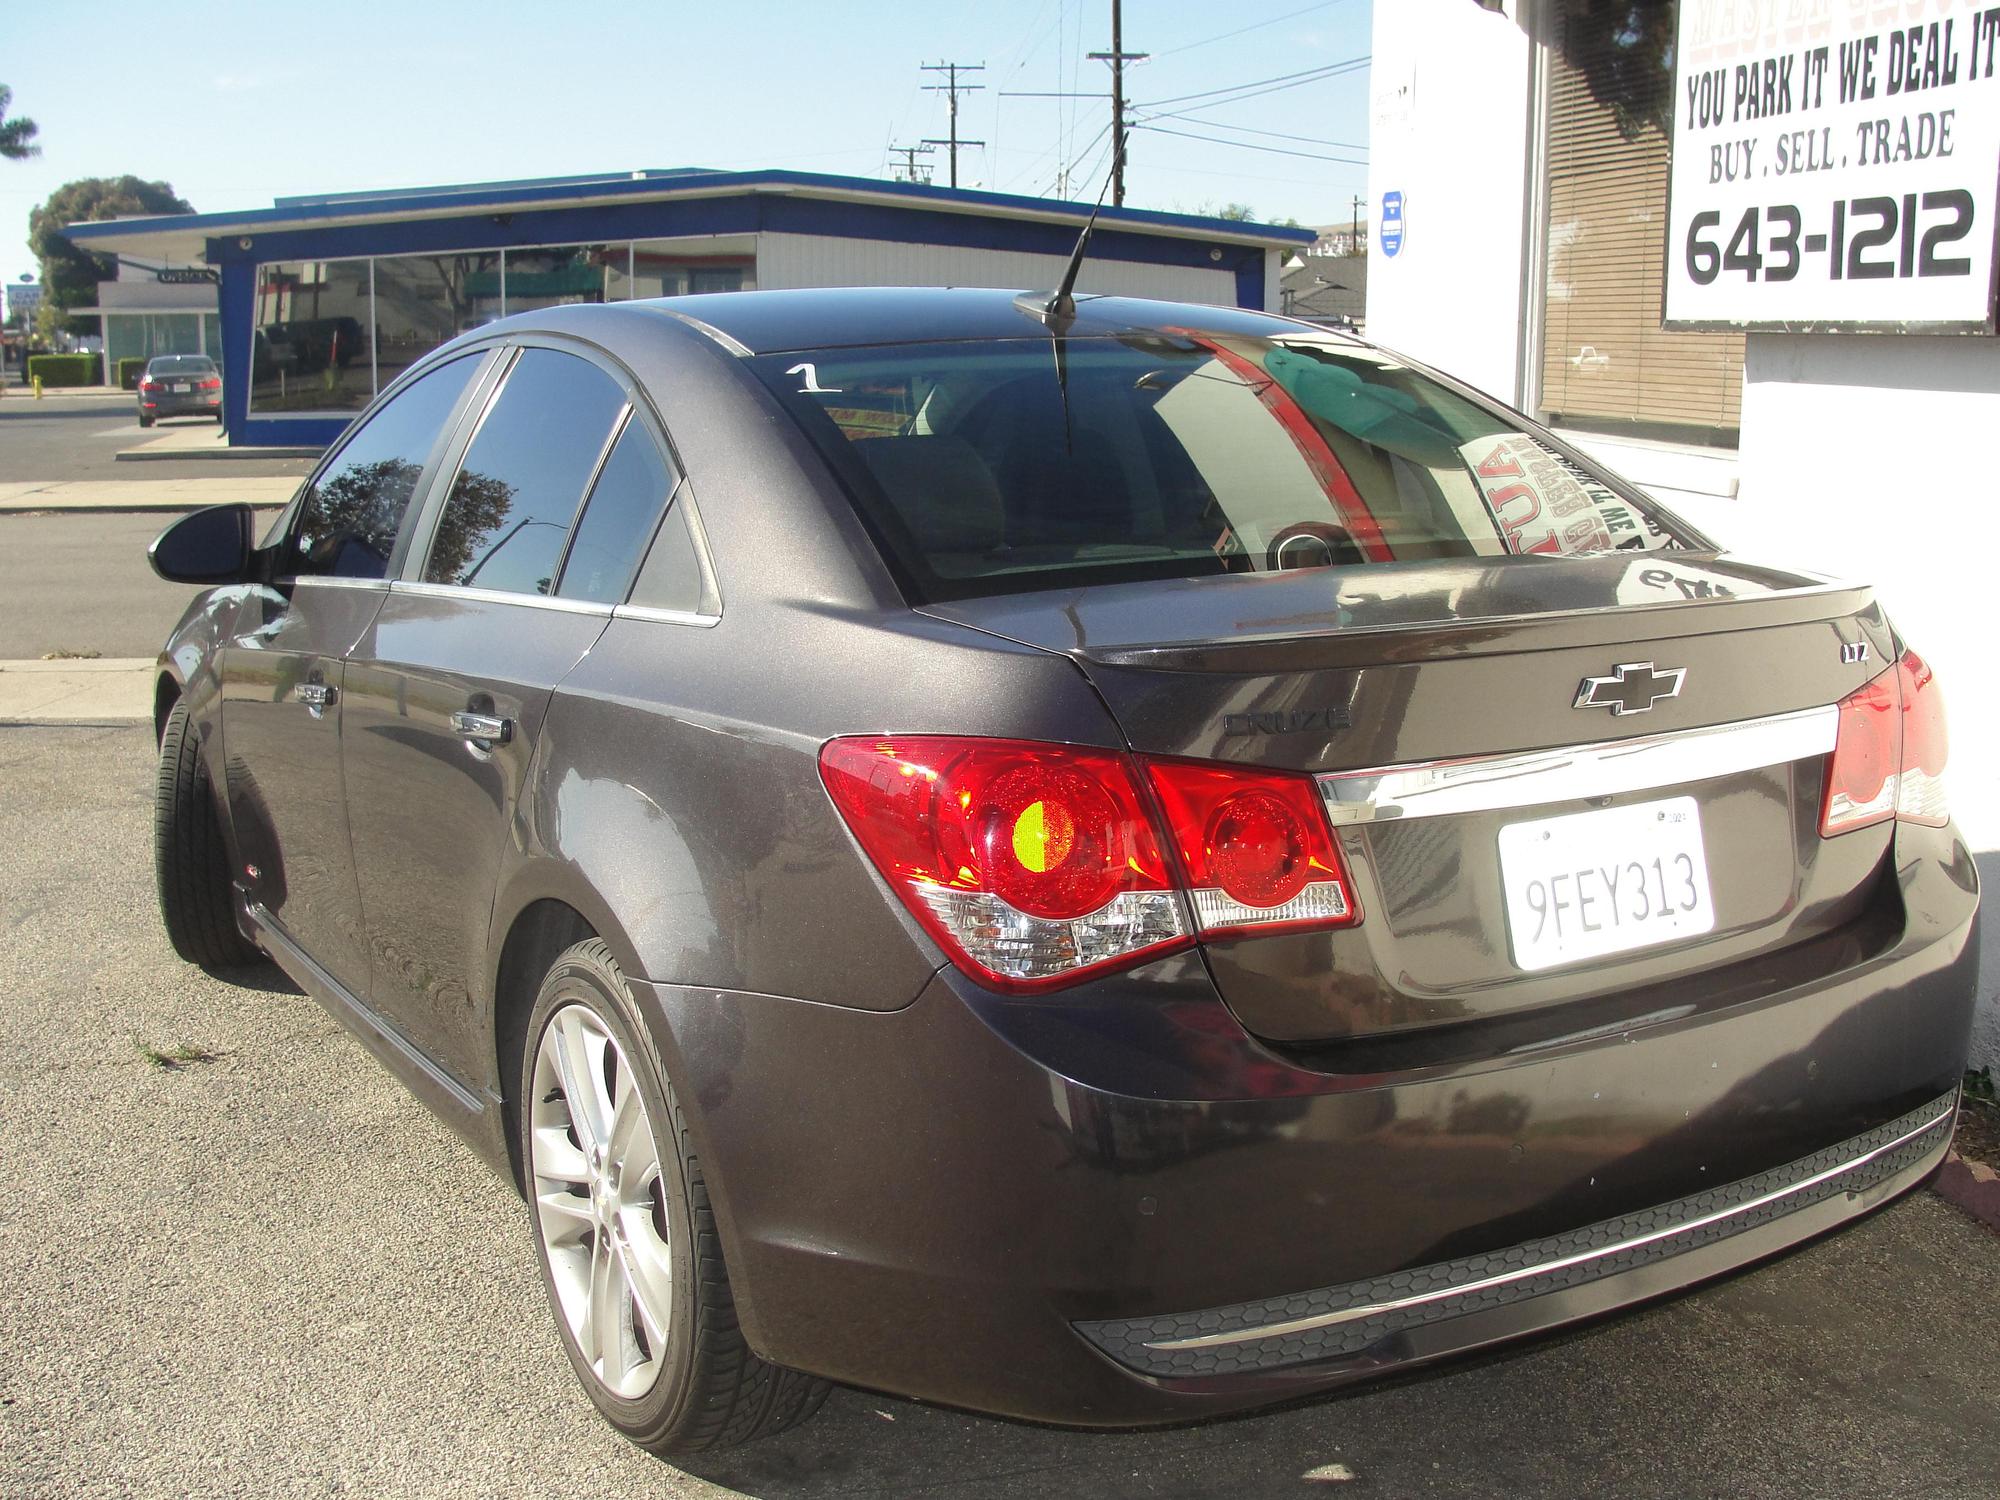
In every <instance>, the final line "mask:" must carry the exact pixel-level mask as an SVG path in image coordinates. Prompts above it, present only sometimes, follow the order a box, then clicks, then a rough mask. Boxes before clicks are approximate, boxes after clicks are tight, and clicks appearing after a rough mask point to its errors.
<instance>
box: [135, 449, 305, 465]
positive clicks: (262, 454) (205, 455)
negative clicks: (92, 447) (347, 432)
mask: <svg viewBox="0 0 2000 1500" xmlns="http://www.w3.org/2000/svg"><path fill="white" fill-rule="evenodd" d="M324 452H326V449H324V448H212V449H211V448H168V449H166V450H165V451H163V452H158V453H151V452H148V451H147V450H146V449H144V448H121V449H119V450H118V452H117V453H115V454H113V455H112V457H113V459H114V460H115V461H116V462H118V463H121V464H134V463H149V464H157V463H175V462H182V463H202V464H213V463H229V462H230V461H232V460H241V461H243V462H248V463H256V462H259V461H260V460H264V459H273V458H318V457H319V456H320V455H321V454H322V453H324Z"/></svg>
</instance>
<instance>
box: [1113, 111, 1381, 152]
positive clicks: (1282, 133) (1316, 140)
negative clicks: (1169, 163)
mask: <svg viewBox="0 0 2000 1500" xmlns="http://www.w3.org/2000/svg"><path fill="white" fill-rule="evenodd" d="M1180 118H1181V116H1179V115H1145V116H1142V117H1141V119H1140V123H1141V124H1143V123H1145V121H1147V120H1178V119H1180ZM1195 123H1196V124H1198V125H1206V126H1207V127H1208V128H1209V129H1210V130H1234V131H1239V132H1241V133H1242V134H1244V135H1268V136H1270V137H1272V138H1273V139H1274V140H1280V141H1297V142H1299V143H1300V144H1302V145H1307V146H1338V147H1340V148H1341V149H1342V150H1344V151H1366V150H1367V149H1368V148H1367V147H1366V146H1365V145H1363V144H1362V143H1361V142H1359V141H1329V140H1326V139H1324V138H1323V137H1321V136H1316V135H1294V134H1293V133H1292V132H1291V131H1289V130H1259V129H1258V128H1257V127H1256V126H1254V125H1231V124H1228V123H1227V122H1226V121H1222V120H1197V121H1196V122H1195Z"/></svg>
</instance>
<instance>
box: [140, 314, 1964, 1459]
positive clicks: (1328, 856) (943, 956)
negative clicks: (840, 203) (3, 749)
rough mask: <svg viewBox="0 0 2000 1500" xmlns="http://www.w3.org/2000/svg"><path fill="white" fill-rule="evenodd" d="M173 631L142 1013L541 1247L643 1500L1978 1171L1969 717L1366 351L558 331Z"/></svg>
mask: <svg viewBox="0 0 2000 1500" xmlns="http://www.w3.org/2000/svg"><path fill="white" fill-rule="evenodd" d="M153 561H154V565H155V567H156V568H157V569H158V570H159V571H160V572H161V573H162V574H163V575H164V576H166V577H168V578H171V579H176V580H179V581H182V582H190V583H199V584H204V585H208V586H210V587H209V588H208V590H207V592H205V593H203V594H202V595H200V596H199V597H198V598H197V599H196V600H195V602H194V603H193V604H192V606H191V607H190V608H189V610H188V612H187V615H186V617H185V618H184V620H183V621H182V623H181V625H180V626H179V628H178V629H177V630H176V631H175V632H174V635H173V637H172V639H171V640H170V641H169V642H168V643H167V648H166V650H165V652H164V653H163V654H162V656H161V658H160V667H159V679H158V700H157V702H158V727H159V733H160V737H161V762H160V779H159V805H158V840H157V856H158V864H159V876H160V897H161V906H162V910H163V912H164V915H165V919H166V925H167V930H168V932H169V934H170V935H171V937H172V939H173V942H174V944H175V946H176V947H177V948H178V950H179V951H180V952H181V954H182V955H183V956H185V957H186V958H188V959H189V960H191V961H193V962H196V963H199V964H202V965H205V966H209V967H214V968H221V969H226V968H227V967H228V966H230V965H234V964H239V963H244V962H248V961H250V960H253V959H255V958H256V957H258V955H259V954H260V953H261V954H266V955H268V956H269V957H270V958H272V959H274V960H275V961H276V962H277V963H278V964H279V965H280V966H281V967H282V968H283V969H284V970H285V971H286V972H287V973H288V974H290V975H291V976H292V978H293V979H295V980H296V981H297V982H298V983H299V984H300V985H302V986H303V987H304V988H305V989H307V990H308V991H310V992H311V993H312V994H313V995H315V996H316V997H318V999H319V1000H320V1001H321V1002H323V1003H324V1004H325V1005H326V1006H327V1007H328V1008H329V1009H331V1010H332V1011H333V1012H334V1014H336V1015H337V1016H339V1017H340V1018H341V1019H342V1020H343V1021H344V1022H346V1024H347V1025H348V1026H349V1027H351V1028H352V1030H353V1031H354V1032H355V1034H356V1035H357V1036H358V1037H359V1038H360V1039H361V1040H362V1041H363V1043H365V1044H366V1045H367V1046H368V1047H369V1048H371V1049H372V1050H373V1051H374V1053H375V1054H376V1055H377V1056H378V1057H380V1058H381V1060H382V1061H383V1062H384V1063H385V1064H386V1065H387V1066H388V1067H389V1068H391V1069H392V1070H393V1071H395V1072H396V1073H397V1074H398V1075H399V1076H400V1077H401V1078H403V1079H404V1080H405V1081H406V1082H407V1083H408V1085H409V1087H410V1088H411V1089H412V1090H413V1091H414V1092H415V1093H416V1094H417V1095H418V1096H419V1097H420V1098H421V1099H423V1100H424V1101H425V1102H426V1103H427V1104H428V1105H430V1106H431V1107H432V1108H433V1109H435V1110H437V1111H438V1112H439V1113H440V1114H441V1115H443V1116H444V1118H445V1119H446V1120H448V1121H449V1122H451V1123H452V1124H453V1125H454V1126H455V1127H456V1128H457V1129H458V1130H459V1131H460V1132H461V1133H462V1134H463V1136H464V1137H465V1139H466V1140H467V1141H468V1142H470V1143H471V1145H472V1147H473V1148H474V1149H475V1150H476V1151H477V1152H479V1153H480V1154H481V1155H482V1156H483V1157H484V1158H485V1159H486V1160H487V1161H489V1162H490V1163H491V1164H492V1165H493V1167H494V1168H495V1169H496V1170H498V1171H500V1172H504V1173H506V1174H508V1175H509V1176H511V1177H512V1179H513V1180H514V1181H515V1182H516V1183H518V1184H519V1186H520V1188H521V1190H522V1192H523V1194H524V1196H525V1197H526V1199H527V1202H528V1205H529V1211H528V1215H527V1217H528V1222H529V1227H530V1229H531V1231H532V1233H533V1235H534V1237H535V1242H536V1245H537V1247H538V1249H539V1252H540V1256H541V1264H542V1267H543V1270H544V1272H545V1276H546V1281H547V1285H548V1292H549V1298H550V1303H551V1306H552V1308H553V1310H554V1323H555V1327H556V1329H557V1330H558V1332H559V1334H560V1336H561V1338H562V1341H563V1345H564V1347H565V1349H566V1350H567V1352H568V1355H569V1358H570V1361H571V1362H572V1364H573V1365H574V1366H575V1368H576V1371H577V1374H578V1376H579V1378H580V1379H581V1380H582V1382H583V1384H584V1386H585V1388H586V1389H587V1390H588V1391H589V1393H590V1395H591V1398H592V1399H593V1400H594V1401H595V1402H596V1403H597V1405H598V1407H599V1408H600V1409H601V1410H602V1411H603V1412H604V1414H605V1415H606V1416H607V1417H608V1418H609V1420H610V1421H611V1422H612V1423H613V1424H614V1425H615V1426H616V1427H617V1428H618V1429H619V1430H620V1431H622V1432H624V1433H626V1434H627V1435H628V1436H630V1437H631V1438H632V1439H633V1440H634V1441H636V1442H639V1443H641V1444H644V1445H645V1446H647V1447H649V1448H652V1449H654V1450H656V1451H661V1452H666V1451H677V1450H686V1449H692V1448H700V1447H707V1446H715V1445H719V1444H726V1443H732V1442H737V1441H741V1440H744V1439H747V1438H751V1437H755V1436H757V1435H759V1434H762V1433H767V1432H771V1431H775V1430H777V1429H779V1428H782V1427H785V1426H787V1425H789V1424H791V1423H793V1422H796V1421H798V1420H800V1419H801V1418H803V1417H804V1416H806V1415H807V1414H809V1413H810V1412H811V1411H812V1410H813V1409H814V1407H815V1406H816V1405H817V1404H818V1402H819V1401H820V1399H821V1397H822V1395H823V1394H824V1392H825V1390H826V1382H828V1381H842V1382H849V1383H852V1384H855V1385H860V1386H866V1387H871V1388H875V1389H879V1390H885V1391H893V1392H900V1393H905V1394H908V1395H913V1396H919V1397H923V1398H925V1399H929V1400H934V1401H940V1402H948V1403H954V1404H957V1405H961V1406H966V1407H972V1408H976V1409H980V1410H984V1411H993V1412H1000V1413H1006V1414H1010V1415H1014V1416H1019V1417H1027V1418H1034V1419H1039V1420H1046V1421H1053V1422H1062V1423H1075V1424H1088V1425H1107V1426H1112V1425H1137V1424H1145V1423H1155V1422H1162V1421H1173V1420H1176V1419H1182V1418H1188V1417H1195V1416H1202V1415H1208V1414H1213V1413H1217V1412H1224V1411H1229V1410H1233V1409H1240V1408H1245V1407H1251V1406H1255V1405H1258V1404H1261V1403H1266V1402H1270V1401H1274V1400H1279V1399H1283V1398H1287V1397H1293V1396H1297V1395H1301V1394H1304V1393H1309V1392H1313V1391H1318V1390H1321V1389H1325V1388H1328V1387H1332V1386H1335V1385H1338V1384H1340V1383H1341V1382H1344V1381H1349V1380H1353V1379H1356V1378H1359V1377H1363V1376H1367V1375H1372V1374H1376V1373H1380V1372H1382V1371H1384V1370H1388V1369H1394V1368H1399V1367H1403V1366H1408V1365H1412V1364H1415V1363H1418V1362H1422V1361H1427V1360H1433V1359H1437V1358H1440V1357H1442V1356H1446V1355H1450V1354H1454V1353H1457V1352H1460V1351H1464V1350H1469V1349H1473V1348H1476V1347H1479V1346H1482V1345H1486V1344H1489V1343H1492V1342H1494V1341H1496V1340H1501V1339H1506V1338H1512V1337H1516V1336H1519V1335H1523V1334H1527V1333H1531V1332H1534V1331H1536V1330H1540V1329H1544V1328H1548V1327H1551V1326H1554V1325H1557V1324H1561V1323H1564V1322H1567V1321H1570V1320H1573V1319H1577V1318H1582V1317H1587V1316H1590V1315H1593V1314H1597V1313H1601V1312H1603V1311H1605V1310H1607V1309H1612V1308H1617V1307H1621V1306H1625V1305H1628V1304H1631V1303H1633V1302H1636V1301H1639V1300H1641V1299H1644V1298H1648V1297H1654V1296H1658V1295H1660V1294H1663V1293H1668V1292H1673V1291H1677V1290H1680V1289H1682V1288H1685V1287H1687V1286H1689V1285H1691V1284H1693V1283H1696V1282H1698V1281H1701V1280H1703V1279H1704V1278H1708V1277H1712V1276H1715V1275H1718V1274H1720V1273H1723V1272H1727V1271H1731V1270H1734V1269H1736V1268H1738V1267H1741V1266H1743V1265H1745V1264H1747V1263H1749V1262H1752V1261H1755V1260H1757V1259H1759V1258H1761V1257H1764V1256H1768V1255H1770V1254H1772V1253H1773V1252H1776V1251H1778V1250H1781V1249H1784V1248H1785V1247H1787V1246H1790V1245H1793V1244H1796V1243H1798V1242H1799V1241H1801V1240H1803V1239H1805V1238H1807V1237H1809V1236H1812V1235H1815V1234H1818V1233H1820V1232H1821V1231H1823V1230H1826V1229H1829V1228H1831V1227H1833V1226H1836V1225H1839V1224H1841V1223H1843V1222H1845V1221H1846V1220H1849V1219H1851V1218H1853V1217H1854V1216H1855V1215H1857V1214H1860V1213H1863V1212H1866V1211H1867V1210H1869V1209H1871V1208H1874V1207H1876V1206H1877V1205H1879V1204H1881V1203H1883V1202H1885V1201H1887V1200H1888V1199H1890V1198H1892V1197H1894V1196H1896V1195H1897V1194H1899V1193H1902V1192H1904V1191H1906V1190H1908V1189H1909V1188H1910V1187H1912V1186H1913V1185H1914V1184H1916V1183H1918V1182H1920V1181H1921V1180H1923V1179H1924V1177H1925V1176H1926V1175H1927V1174H1929V1173H1930V1172H1931V1171H1932V1170H1933V1169H1935V1168H1936V1167H1937V1165H1938V1164H1939V1162H1940V1161H1941V1159H1942V1157H1943V1154H1944V1151H1945V1148H1946V1146H1947V1144H1948V1143H1949V1141H1950V1138H1951V1132H1952V1127H1953V1122H1954V1118H1955V1108H1956V1090H1957V1087H1958V1080H1959V1077H1960V1073H1961V1070H1962V1068H1963V1066H1964V1063H1965V1058H1966V1050H1967V1038H1968V1032H1969V1028H1970V1022H1971V1015H1972V1006H1973V998H1974V985H1973V976H1974V971H1975V968H1976V966H1977V950H1976V936H1975V925H1974V917H1975V911H1976V907H1977V902H1978V893H1977V882H1976V878H1975V875H1974V871H1973V862H1972V859H1971V857H1970V855H1969V854H1968V853H1967V850H1966V847H1965V844H1964V842H1963V841H1962V840H1961V839H1960V837H1959V836H1958V834H1957V832H1956V831H1955V830H1954V828H1953V826H1952V824H1951V822H1950V820H1949V817H1948V813H1947V810H1946V804H1945V799H1944V794H1943V788H1942V784H1941V781H1940V779H1939V778H1940V773H1941V772H1942V770H1943V767H1944V761H1945V750H1946V745H1945V729H1944V718H1943V710H1942V707H1941V699H1940V694H1939V689H1938V686H1937V684H1936V682H1935V681H1934V680H1933V677H1932V674H1931V672H1930V669H1929V668H1928V667H1927V666H1926V665H1925V664H1924V662H1923V661H1922V660H1921V659H1920V658H1919V657H1918V656H1917V655H1916V654H1915V653H1914V652H1913V651H1912V650H1911V649H1910V647H1909V645H1908V643H1906V642H1905V641H1903V640H1902V639H1901V638H1900V637H1899V636H1898V635H1897V634H1896V632H1895V630H1894V629H1893V628H1892V626H1891V625H1890V623H1889V621H1888V620H1887V618H1886V617H1885V616H1884V614H1883V613H1882V610H1881V608H1880V607H1879V606H1878V605H1877V603H1876V602H1875V600H1874V599H1873V598H1872V597H1871V596H1870V593H1869V590H1868V589H1867V588H1866V587H1865V586H1862V585H1859V584H1850V583H1836V582H1829V581H1827V580H1825V579H1822V578H1817V577H1811V576H1807V575H1804V574H1800V573H1796V572H1793V571H1789V570H1787V569H1786V568H1784V567H1783V566H1782V565H1781V564H1780V563H1778V562H1775V561H1771V560H1765V559H1754V560H1753V559H1750V558H1744V557H1737V556H1732V555H1730V554H1728V553H1726V552H1723V551H1720V550H1718V549H1717V548H1716V547H1715V546H1714V545H1713V544H1711V543H1710V542H1709V541H1707V540H1706V539H1704V538H1703V537H1702V536H1700V535H1699V534H1697V533H1696V532H1695V531H1694V530H1693V529H1691V528H1690V527H1688V526H1687V525H1685V524H1684V523H1682V522H1681V521H1679V520H1677V519H1676V518H1675V517H1673V516H1672V515H1670V514H1668V513H1666V512H1664V511H1662V510H1661V509H1660V508H1659V507H1657V506H1656V505H1654V504H1653V503H1652V502H1651V501H1649V500H1648V499H1646V498H1645V497H1643V496H1641V495H1640V494H1638V493H1636V492H1635V491H1634V490H1633V489H1632V488H1631V487H1630V486H1628V485H1626V484H1625V483H1623V482H1622V481H1620V480H1618V479H1617V478H1615V477H1613V476H1612V475H1610V474H1607V473H1605V472H1604V471H1603V470H1602V469H1600V468H1598V467H1597V466H1596V465H1595V464H1594V463H1592V461H1591V460H1589V459H1588V458H1586V457H1585V456H1584V455H1583V454H1581V453H1579V452H1577V451H1576V450H1574V449H1573V448H1571V447H1570V446H1568V445H1567V444H1565V443H1564V442H1563V441H1562V440H1561V439H1559V438H1558V437H1556V436H1554V435H1553V434H1551V433H1549V432H1547V431H1545V430H1543V429H1541V428H1538V427H1536V426H1535V425H1534V424H1533V423H1530V422H1528V421H1526V420H1525V419H1523V418H1522V417H1521V416H1519V415H1518V414H1517V413H1514V412H1512V411H1510V410H1507V409H1506V408H1504V407H1502V406H1499V405H1497V404H1495V403H1494V402H1493V401H1491V400H1489V399H1487V398H1485V397H1483V396H1481V395H1479V394H1477V393H1476V392H1474V391H1471V390H1468V389H1466V388H1465V387H1463V386H1460V385H1458V384H1455V383H1454V382H1452V381H1450V380H1449V379H1446V378H1445V377H1443V376H1440V375H1438V374H1436V373H1435V372H1432V371H1428V370H1425V369H1424V368H1422V367H1421V366H1418V365H1416V364H1413V363H1412V362H1411V361H1409V360H1407V359H1403V358H1400V357H1398V356H1395V355H1393V354H1390V353H1387V352H1385V351H1382V350H1380V349H1376V348H1372V347H1370V346H1368V345H1366V344H1364V343H1362V342H1359V341H1358V340H1356V339H1353V338H1351V337H1346V336H1343V335H1340V334H1338V333H1334V332H1330V331H1328V330H1324V329H1319V328H1315V327H1312V326H1310V325H1307V324H1302V323H1298V322H1294V321H1290V320H1287V319H1281V318H1276V317H1268V316H1264V315H1261V314H1256V313H1248V312H1239V311H1233V310H1223V309H1217V308H1212V307H1194V306H1180V305H1172V304H1165V303H1154V302H1141V301H1130V300H1122V299H1113V298H1095V299H1091V298H1079V299H1076V301H1075V303H1074V304H1073V305H1070V304H1065V303H1063V302H1062V301H1061V299H1059V298H1055V299H1052V298H1050V297H1049V296H1048V294H1039V295H1035V296H1030V295H1027V294H1023V295H1021V296H1019V297H1016V296H1014V295H1011V294H1008V293H1004V292H984V291H920V290H904V291H823V292H767V293H745V294H736V295H726V296H713V297H687V298H681V299H676V300H674V301H672V302H659V303H630V304H621V305H613V306H594V307H564V308H553V309H548V310H545V311H541V312H537V313H532V314H528V315H525V316H523V317H519V318H514V319H510V320H508V321H505V322H501V323H497V324H494V325H492V326H491V327H488V328H485V329H481V330H479V331H478V332H477V333H476V334H473V335H468V336H467V337H465V338H463V339H461V340H459V341H458V342H456V343H453V344H450V345H447V346H446V347H445V348H443V349H441V350H439V351H438V352H437V353H435V354H434V355H432V356H430V357H429V358H427V359H426V360H424V361H423V362H421V363H420V364H418V365H416V366H415V367H413V368H412V369H411V370H410V371H409V372H408V373H407V374H406V375H405V376H404V377H403V378H401V379H400V380H398V381H397V382H396V383H395V384H394V385H393V386H391V387H390V388H389V389H388V390H387V391H386V392H384V394H383V395H382V397H381V399H380V400H379V401H377V402H376V404H375V405H374V406H373V407H372V408H370V409H369V411H368V412H366V413H365V414H364V415H363V416H362V417H361V418H360V419H359V420H357V421H356V423H355V424H354V425H353V427H352V428H350V429H349V431H348V433H347V435H346V437H345V438H344V439H343V440H342V441H341V442H340V443H339V444H337V445H336V446H335V447H334V448H333V449H332V451H331V452H329V453H328V455H327V456H326V458H325V459H324V460H323V462H322V463H321V464H320V466H319V468H318V470H317V471H316V472H315V474H314V475H313V477H312V478H311V479H310V480H309V481H308V482H307V483H306V484H305V486H304V487H303V488H302V489H301V490H300V492H299V494H298V495H297V497H296V498H295V499H294V500H293V501H292V503H291V505H290V507H289V508H288V509H287V510H286V511H285V513H284V516H283V517H282V519H281V520H280V521H279V522H278V524H277V525H276V526H275V527H273V528H272V529H271V531H270V534H269V535H268V536H265V537H264V538H263V539H262V540H261V542H259V541H257V540H255V539H254V538H253V535H252V533H251V530H250V516H249V512H248V511H247V510H245V509H244V508H242V507H240V506H236V507H219V508H216V509H213V510H209V511H204V512H201V513H199V514H197V515H195V516H192V517H189V518H188V519H186V520H184V521H182V522H181V523H179V524H178V525H176V526H175V527H173V528H171V529H170V530H169V531H167V532H166V533H165V534H164V535H163V536H162V537H161V538H160V540H159V541H158V542H157V543H156V544H155V546H154V550H153ZM1882 1292H1883V1295H1885V1296H1894V1295H1896V1293H1897V1288H1896V1287H1895V1286H1894V1285H1892V1284H1888V1283H1885V1284H1884V1286H1883V1288H1882ZM525 1315H526V1314H525V1310H524V1316H525ZM1661 1378H1662V1379H1672V1378H1674V1377H1673V1374H1672V1372H1662V1376H1661Z"/></svg>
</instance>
